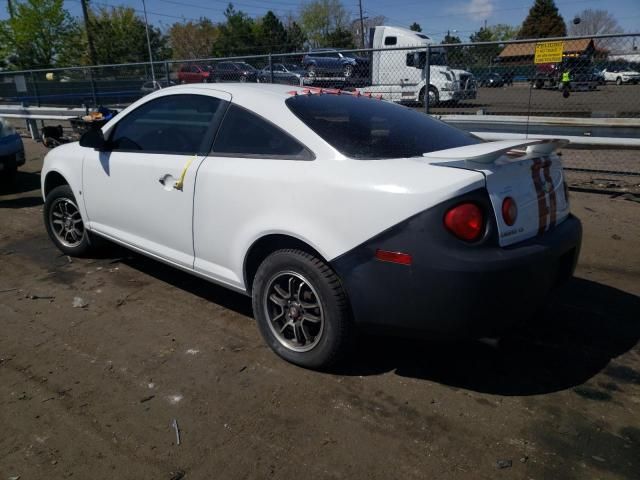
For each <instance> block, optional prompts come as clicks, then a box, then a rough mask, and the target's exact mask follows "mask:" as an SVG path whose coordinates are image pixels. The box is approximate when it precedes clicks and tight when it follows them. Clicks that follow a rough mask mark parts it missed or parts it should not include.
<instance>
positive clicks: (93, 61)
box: [9, 0, 98, 65]
mask: <svg viewBox="0 0 640 480" xmlns="http://www.w3.org/2000/svg"><path fill="white" fill-rule="evenodd" d="M87 2H88V0H80V3H81V4H82V16H83V17H84V29H85V31H86V32H87V45H88V46H89V61H90V62H91V65H95V64H96V63H98V62H97V60H96V57H97V56H96V47H95V45H94V44H93V34H92V32H91V21H90V19H89V8H88V7H87ZM9 3H11V0H9Z"/></svg>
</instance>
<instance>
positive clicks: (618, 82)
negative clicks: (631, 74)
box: [616, 77, 622, 85]
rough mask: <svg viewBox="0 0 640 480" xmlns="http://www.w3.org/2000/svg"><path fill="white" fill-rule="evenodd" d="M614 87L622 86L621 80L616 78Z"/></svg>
mask: <svg viewBox="0 0 640 480" xmlns="http://www.w3.org/2000/svg"><path fill="white" fill-rule="evenodd" d="M616 85H622V78H620V77H618V78H616Z"/></svg>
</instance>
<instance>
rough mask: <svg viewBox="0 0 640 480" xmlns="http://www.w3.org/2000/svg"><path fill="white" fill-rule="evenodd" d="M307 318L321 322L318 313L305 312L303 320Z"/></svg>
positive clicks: (307, 319)
mask: <svg viewBox="0 0 640 480" xmlns="http://www.w3.org/2000/svg"><path fill="white" fill-rule="evenodd" d="M305 320H306V321H307V322H311V323H320V320H321V318H320V317H318V316H317V315H312V314H310V313H307V312H305V313H304V315H302V321H305Z"/></svg>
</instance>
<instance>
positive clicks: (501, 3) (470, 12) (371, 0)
mask: <svg viewBox="0 0 640 480" xmlns="http://www.w3.org/2000/svg"><path fill="white" fill-rule="evenodd" d="M14 1H15V0H14ZM18 1H19V0H18ZM342 1H343V4H344V6H345V8H346V9H347V10H348V11H350V12H351V15H352V18H354V19H355V18H357V17H358V0H342ZM3 3H4V2H3ZM90 3H91V4H93V5H96V6H108V5H114V6H115V5H127V6H131V7H133V8H135V9H137V10H140V12H142V0H90ZM233 3H234V5H235V7H236V9H238V10H242V11H244V12H246V13H248V14H249V15H251V16H261V15H264V14H265V13H266V12H267V11H268V10H273V11H274V12H275V13H276V14H277V15H279V16H286V15H288V14H292V15H294V16H295V15H296V14H297V13H298V12H299V10H300V5H302V4H303V3H304V2H301V1H295V0H271V1H261V0H238V1H237V2H233ZM146 4H147V13H148V18H149V22H150V23H153V24H156V25H158V26H160V27H162V26H165V27H168V26H169V25H171V24H172V23H175V22H179V21H184V20H187V21H188V20H195V19H198V18H199V17H202V16H206V17H208V18H210V19H212V20H214V21H221V20H223V18H224V17H223V14H222V12H223V11H224V9H225V7H226V5H227V4H228V0H146ZM532 4H533V0H447V1H441V0H422V1H420V0H362V7H363V11H364V15H365V16H371V17H374V16H378V15H384V16H385V17H387V22H386V24H387V25H394V26H405V27H408V26H409V25H410V24H411V23H413V22H414V21H415V22H418V23H419V24H420V25H421V26H422V31H423V32H425V33H427V34H429V35H431V36H432V37H433V38H435V39H436V40H440V39H441V38H442V37H443V36H444V35H446V33H447V30H450V31H451V32H452V34H453V35H457V36H459V37H460V38H462V40H463V41H464V40H467V39H468V37H469V35H470V34H471V33H473V32H474V31H477V30H478V29H479V28H480V27H482V26H483V25H484V22H485V20H486V22H487V25H494V24H498V23H506V24H509V25H514V26H517V25H520V24H521V23H522V20H523V19H524V18H525V16H526V15H527V12H528V11H529V8H530V7H531V5H532ZM556 5H557V6H558V8H559V9H560V13H561V14H562V15H563V17H564V19H565V21H567V22H570V21H571V20H572V19H573V18H574V17H575V15H576V14H577V13H578V12H580V11H582V10H584V9H587V8H591V9H598V8H604V9H606V10H608V11H609V12H611V13H612V14H613V15H614V16H615V17H616V19H617V20H618V22H619V24H620V26H621V27H622V28H623V29H624V31H626V32H640V0H609V1H608V2H606V3H605V4H603V2H602V1H601V0H556ZM65 8H67V9H68V10H69V11H70V12H71V14H72V15H74V16H78V17H79V16H81V15H82V11H81V8H80V0H65ZM6 17H7V12H6V4H5V6H4V8H3V9H2V12H1V13H0V18H6Z"/></svg>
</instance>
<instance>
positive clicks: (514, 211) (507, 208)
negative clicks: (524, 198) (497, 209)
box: [502, 197, 518, 226]
mask: <svg viewBox="0 0 640 480" xmlns="http://www.w3.org/2000/svg"><path fill="white" fill-rule="evenodd" d="M502 218H503V219H504V223H506V224H507V225H509V226H511V225H513V224H514V223H516V218H518V206H517V205H516V201H515V200H514V199H513V198H511V197H507V198H505V199H504V200H503V201H502Z"/></svg>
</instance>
